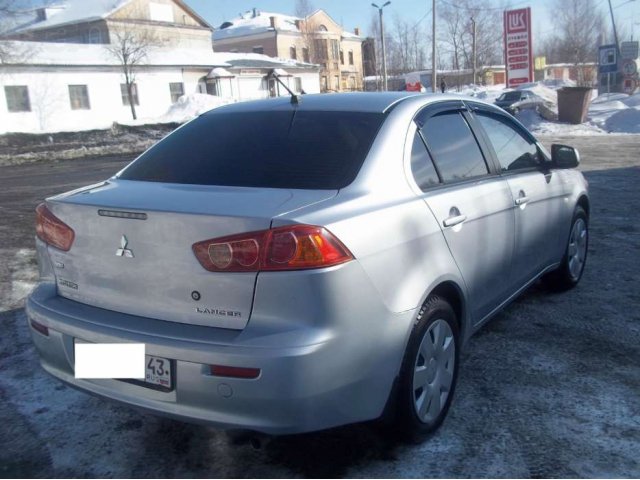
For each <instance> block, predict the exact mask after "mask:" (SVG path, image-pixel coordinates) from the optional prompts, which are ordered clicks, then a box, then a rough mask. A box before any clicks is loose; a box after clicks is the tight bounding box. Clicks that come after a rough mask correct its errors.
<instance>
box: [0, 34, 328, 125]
mask: <svg viewBox="0 0 640 480" xmlns="http://www.w3.org/2000/svg"><path fill="white" fill-rule="evenodd" d="M11 46H12V48H14V49H18V50H21V49H26V48H28V49H29V54H28V55H25V56H24V58H22V59H20V60H13V61H10V62H7V63H4V64H3V65H2V69H0V133H6V132H32V133H38V132H52V131H76V130H90V129H98V128H107V127H109V126H111V124H112V123H113V122H126V121H131V119H132V116H131V111H130V102H133V103H134V105H135V106H136V111H137V114H138V116H139V117H140V118H141V119H142V120H147V119H148V120H147V121H149V122H153V121H157V118H158V117H161V116H162V115H164V114H165V113H166V112H167V111H168V110H169V108H170V107H171V106H172V104H174V103H176V102H178V101H179V99H180V97H182V96H183V95H190V94H194V93H201V94H209V95H213V96H215V97H216V98H217V99H219V100H220V103H227V102H233V101H242V100H251V99H259V98H267V97H270V96H280V95H288V93H287V92H286V90H285V89H284V88H281V87H280V85H279V83H278V82H277V81H276V79H275V78H274V76H273V73H275V74H276V75H278V76H279V77H280V79H281V80H282V81H283V82H284V83H285V84H286V85H287V86H288V87H289V88H290V89H291V90H292V91H294V92H297V93H301V92H302V91H303V90H304V91H305V92H306V93H319V91H320V84H319V78H318V71H319V67H318V66H315V65H310V64H305V63H300V62H296V61H295V60H282V59H275V58H270V57H267V56H265V55H259V54H238V53H214V52H213V51H212V50H211V48H209V49H203V48H200V49H197V48H178V47H174V48H154V49H151V50H150V51H149V53H148V55H147V56H146V58H145V61H144V63H143V64H141V65H140V66H139V67H138V68H137V69H136V71H135V79H134V84H133V86H134V88H133V89H132V93H133V94H132V95H129V92H128V89H127V88H126V85H125V84H124V76H123V73H122V67H121V65H120V64H119V62H118V61H117V59H116V58H114V57H113V55H111V54H110V52H108V50H107V49H106V48H105V45H74V46H73V48H60V45H59V44H57V43H43V42H17V41H16V42H12V45H11ZM205 98H207V97H205ZM211 100H213V99H211ZM214 102H215V100H214Z"/></svg>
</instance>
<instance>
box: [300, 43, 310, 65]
mask: <svg viewBox="0 0 640 480" xmlns="http://www.w3.org/2000/svg"><path fill="white" fill-rule="evenodd" d="M302 60H303V61H304V62H306V63H309V49H308V48H306V47H305V48H303V49H302Z"/></svg>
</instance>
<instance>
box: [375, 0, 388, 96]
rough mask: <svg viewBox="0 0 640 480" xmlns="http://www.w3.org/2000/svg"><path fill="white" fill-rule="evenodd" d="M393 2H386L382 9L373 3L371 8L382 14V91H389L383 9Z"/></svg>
mask: <svg viewBox="0 0 640 480" xmlns="http://www.w3.org/2000/svg"><path fill="white" fill-rule="evenodd" d="M390 3H391V1H388V2H386V3H385V4H383V5H382V6H381V7H379V6H378V5H376V4H375V3H372V4H371V6H372V7H374V8H377V9H378V13H380V43H382V89H383V90H384V91H385V92H386V91H387V52H386V49H385V44H384V23H383V21H382V9H383V8H384V7H386V6H387V5H389V4H390Z"/></svg>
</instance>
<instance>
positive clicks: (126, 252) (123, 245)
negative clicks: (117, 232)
mask: <svg viewBox="0 0 640 480" xmlns="http://www.w3.org/2000/svg"><path fill="white" fill-rule="evenodd" d="M128 243H129V240H127V237H125V236H124V235H122V238H121V239H120V248H119V249H117V250H116V256H118V257H127V258H133V251H132V250H130V249H128V248H127V244H128Z"/></svg>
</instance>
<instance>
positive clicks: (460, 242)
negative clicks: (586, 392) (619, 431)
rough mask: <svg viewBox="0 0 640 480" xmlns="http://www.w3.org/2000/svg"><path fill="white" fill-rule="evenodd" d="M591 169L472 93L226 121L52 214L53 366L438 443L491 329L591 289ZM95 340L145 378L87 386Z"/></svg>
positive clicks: (154, 406) (157, 395)
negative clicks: (511, 313) (122, 348)
mask: <svg viewBox="0 0 640 480" xmlns="http://www.w3.org/2000/svg"><path fill="white" fill-rule="evenodd" d="M578 161H579V158H578V153H577V152H576V151H575V150H574V149H573V148H571V147H568V146H563V145H554V146H553V148H552V151H551V153H549V152H547V151H546V150H545V148H544V147H543V146H542V145H541V144H540V143H539V142H538V141H537V140H536V139H535V138H534V137H533V136H532V135H531V134H530V133H529V132H528V131H527V130H526V129H525V128H524V127H523V126H522V125H521V124H520V123H518V122H517V121H516V120H515V119H514V118H513V117H511V116H509V115H508V114H506V113H505V112H503V111H502V110H500V109H499V108H497V107H495V106H492V105H489V104H486V103H482V102H479V101H476V100H473V99H465V98H462V97H456V96H443V95H420V94H416V95H411V94H407V93H393V94H392V93H388V94H382V93H353V94H332V95H305V96H303V97H302V98H301V100H300V101H299V102H295V101H290V100H289V99H288V98H277V99H270V100H264V101H256V102H246V103H239V104H235V105H230V106H225V107H221V108H217V109H215V110H212V111H210V112H209V113H206V114H204V115H201V116H200V117H198V118H196V119H195V120H193V121H191V122H189V123H188V124H186V125H184V126H182V127H181V128H179V129H178V130H176V131H175V132H174V133H172V134H171V135H169V136H168V137H167V138H165V139H164V140H162V141H160V142H159V143H158V144H156V145H155V146H153V147H152V148H151V149H149V150H148V151H147V152H145V153H143V154H142V155H141V156H140V157H139V158H137V159H136V160H135V161H134V162H132V163H131V164H130V165H128V166H127V167H126V168H125V169H123V170H122V171H121V172H119V173H118V174H117V175H115V176H114V177H112V178H110V179H108V180H106V181H104V182H101V183H99V184H96V185H91V186H88V187H85V188H82V189H79V190H75V191H72V192H68V193H64V194H61V195H58V196H55V197H52V198H48V199H47V200H46V202H45V203H43V204H41V205H40V206H39V207H38V209H37V238H36V244H37V251H38V259H39V267H40V275H41V280H40V284H39V286H38V287H37V288H36V290H35V291H34V292H33V294H32V295H31V296H30V297H29V299H28V302H27V314H28V322H29V325H30V329H31V333H32V338H33V341H34V343H35V345H36V347H37V350H38V352H39V354H40V359H41V364H42V367H43V368H44V369H45V370H46V371H47V372H49V373H50V374H52V375H53V376H54V377H57V378H59V379H60V380H62V381H64V382H66V383H69V384H71V385H73V386H75V387H77V388H79V389H81V390H85V391H87V392H91V393H94V394H97V395H100V396H103V397H107V398H109V399H113V400H116V401H120V402H124V403H125V404H128V405H131V406H133V407H137V408H140V409H143V410H146V411H149V412H153V413H156V414H161V415H168V416H171V417H175V418H179V419H184V420H187V421H195V422H203V423H207V424H211V425H214V426H218V427H220V428H223V429H247V430H253V431H259V432H265V433H269V434H288V433H297V432H307V431H313V430H319V429H324V428H329V427H333V426H337V425H343V424H347V423H353V422H360V421H365V420H370V419H376V418H379V417H383V418H385V419H389V420H391V423H392V424H393V425H394V426H396V427H397V428H399V429H401V431H403V432H405V433H407V434H409V435H411V436H414V437H415V436H417V437H421V436H423V435H424V434H426V433H429V432H431V431H433V430H434V429H435V428H437V427H438V426H439V425H440V424H441V423H442V421H443V420H444V418H445V416H446V414H447V411H448V409H449V406H450V405H451V402H452V398H453V393H454V389H455V385H456V379H457V375H458V366H459V363H460V362H459V358H460V351H461V350H462V349H463V347H464V345H465V343H466V342H467V341H468V340H469V338H470V337H471V336H472V334H473V333H474V332H475V331H477V330H478V329H479V328H480V327H481V326H482V325H483V324H484V323H485V322H486V321H488V320H489V319H490V318H491V317H492V316H493V315H495V314H496V312H498V311H499V310H500V309H502V308H504V307H505V306H506V305H508V304H509V302H511V301H512V300H513V299H515V298H516V297H517V296H518V295H519V294H520V293H522V292H523V291H524V290H525V289H527V288H528V287H529V286H530V285H531V284H533V283H534V282H536V281H537V280H539V279H542V281H543V282H544V283H545V284H546V285H547V286H548V287H549V288H550V289H553V290H556V291H557V290H566V289H569V288H572V287H574V286H575V285H576V284H577V283H578V282H579V281H580V277H581V276H582V273H583V270H584V266H585V260H586V255H587V242H588V225H589V210H590V206H589V198H588V193H587V182H586V181H585V179H584V178H583V176H582V174H581V173H580V172H578V171H577V170H576V167H577V165H578ZM84 343H95V344H102V343H109V344H122V343H125V344H128V343H141V344H144V346H145V350H144V354H145V357H144V363H145V365H144V368H145V375H144V378H140V379H127V378H103V379H94V378H77V376H76V374H75V373H76V372H75V362H76V350H77V349H78V345H79V344H84ZM115 360H116V359H114V361H115ZM108 361H109V360H107V362H108Z"/></svg>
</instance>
